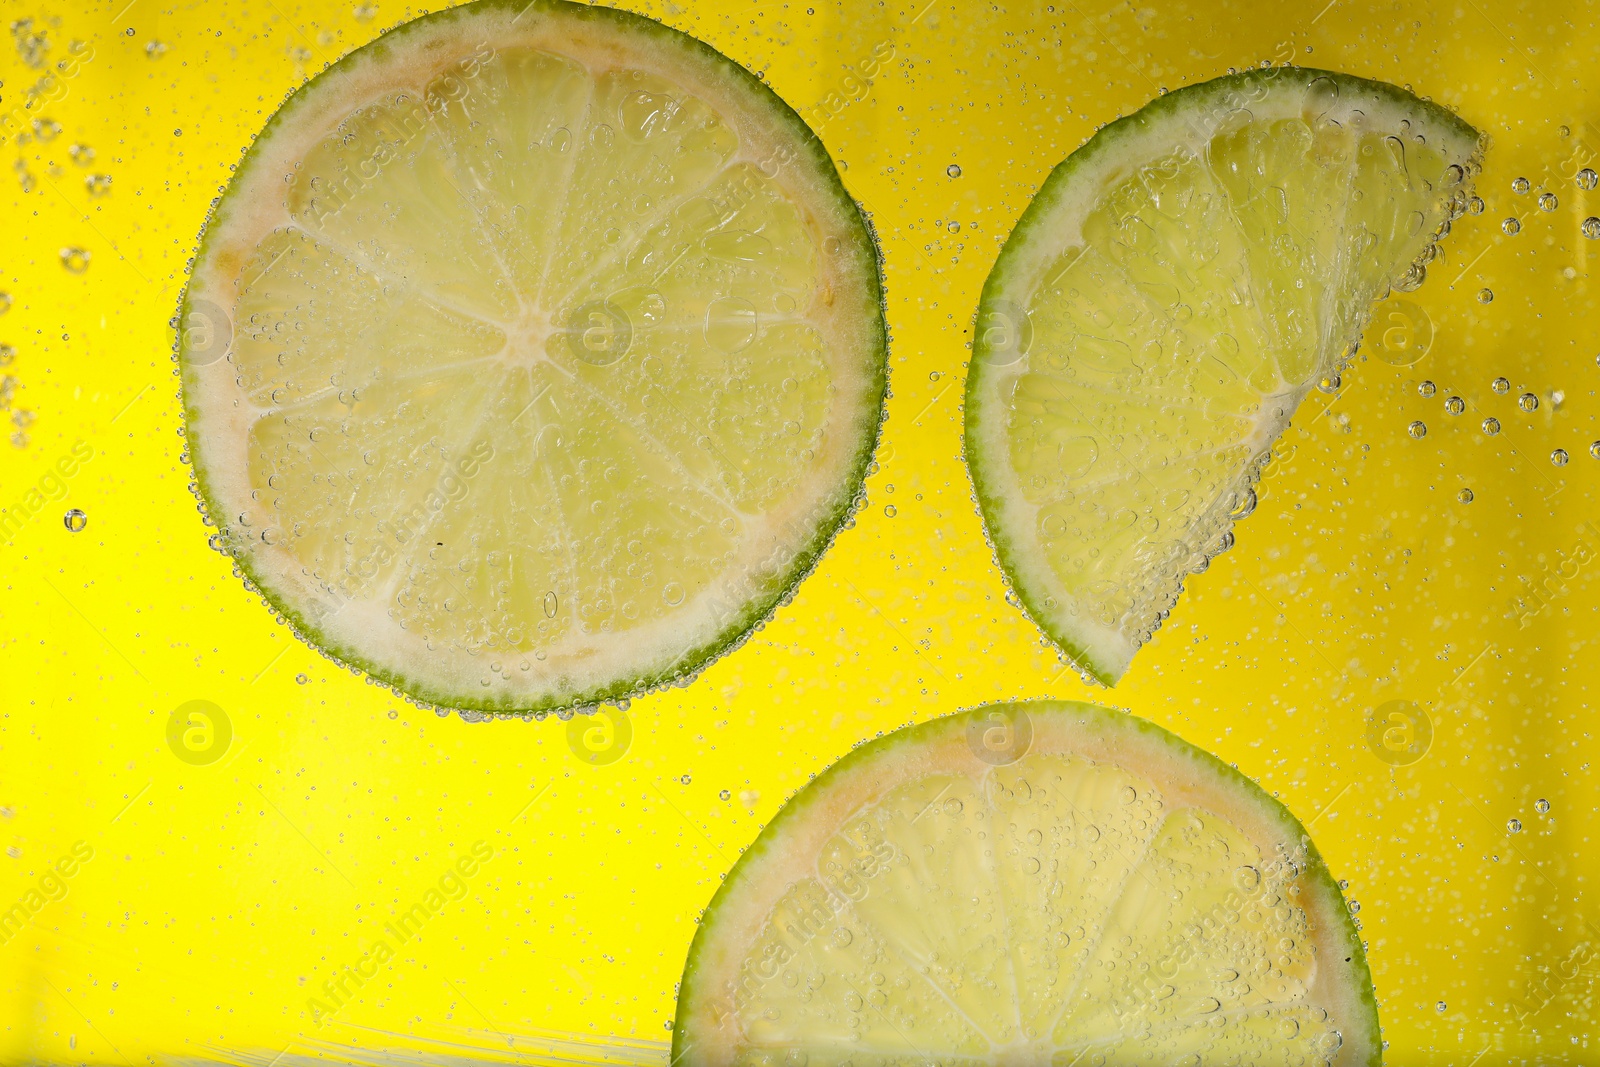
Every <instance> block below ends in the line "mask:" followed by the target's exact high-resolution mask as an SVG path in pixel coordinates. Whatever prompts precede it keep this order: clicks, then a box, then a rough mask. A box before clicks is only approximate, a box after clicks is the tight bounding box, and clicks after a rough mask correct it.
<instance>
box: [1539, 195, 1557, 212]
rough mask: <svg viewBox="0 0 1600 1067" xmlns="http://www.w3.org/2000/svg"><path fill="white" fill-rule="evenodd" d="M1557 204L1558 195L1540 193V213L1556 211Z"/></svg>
mask: <svg viewBox="0 0 1600 1067" xmlns="http://www.w3.org/2000/svg"><path fill="white" fill-rule="evenodd" d="M1556 203H1557V201H1556V194H1555V193H1540V194H1539V210H1540V211H1554V210H1555V209H1556Z"/></svg>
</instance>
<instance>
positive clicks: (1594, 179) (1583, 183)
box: [1578, 167, 1600, 189]
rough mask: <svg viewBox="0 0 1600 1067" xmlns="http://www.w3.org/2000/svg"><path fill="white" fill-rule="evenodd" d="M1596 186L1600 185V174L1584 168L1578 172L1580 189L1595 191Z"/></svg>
mask: <svg viewBox="0 0 1600 1067" xmlns="http://www.w3.org/2000/svg"><path fill="white" fill-rule="evenodd" d="M1596 185H1600V174H1596V173H1595V172H1594V171H1593V170H1592V169H1591V168H1589V167H1584V168H1583V169H1582V170H1580V171H1579V172H1578V188H1579V189H1593V188H1594V187H1595V186H1596Z"/></svg>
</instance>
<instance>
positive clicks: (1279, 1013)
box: [673, 702, 1380, 1067]
mask: <svg viewBox="0 0 1600 1067" xmlns="http://www.w3.org/2000/svg"><path fill="white" fill-rule="evenodd" d="M675 1025H676V1029H675V1037H674V1048H673V1052H674V1059H673V1062H674V1063H692V1064H696V1065H699V1064H707V1065H721V1064H740V1065H757V1064H759V1065H772V1067H778V1065H785V1064H807V1065H809V1067H843V1065H844V1064H853V1065H854V1067H888V1065H891V1064H893V1065H904V1067H911V1065H913V1064H915V1065H918V1067H922V1065H926V1064H962V1065H973V1067H975V1065H978V1064H1008V1065H1017V1067H1022V1065H1029V1067H1032V1065H1036V1064H1058V1065H1066V1064H1074V1065H1079V1067H1088V1065H1090V1064H1094V1065H1118V1067H1121V1065H1130V1064H1152V1065H1157V1064H1159V1065H1162V1067H1168V1065H1174V1064H1191V1065H1201V1064H1251V1065H1252V1067H1268V1065H1288V1064H1304V1065H1311V1064H1330V1065H1353V1064H1361V1065H1366V1064H1376V1063H1378V1062H1379V1058H1380V1056H1379V1034H1378V1018H1377V1007H1376V1000H1375V997H1374V993H1373V989H1372V980H1371V976H1370V974H1369V973H1368V971H1367V964H1366V958H1365V956H1364V955H1363V952H1362V946H1361V942H1360V939H1359V937H1358V936H1357V933H1356V930H1355V926H1354V923H1353V920H1352V917H1351V915H1350V912H1349V909H1348V906H1347V905H1346V903H1345V901H1344V898H1343V896H1342V895H1341V894H1340V892H1339V888H1338V886H1336V885H1335V884H1334V882H1333V880H1332V878H1330V877H1329V874H1328V871H1327V868H1326V867H1325V866H1324V865H1323V862H1322V859H1321V858H1320V857H1319V856H1318V854H1317V851H1316V849H1315V848H1314V847H1313V846H1312V844H1311V840H1310V838H1309V837H1308V836H1307V835H1306V831H1305V828H1304V827H1302V826H1301V825H1300V824H1299V822H1297V821H1296V820H1295V818H1294V816H1293V815H1291V814H1289V812H1288V811H1287V810H1286V809H1285V808H1284V807H1283V805H1281V804H1279V803H1278V802H1277V801H1275V800H1273V799H1272V798H1271V797H1269V796H1267V795H1266V794H1265V793H1263V792H1262V791H1261V789H1260V788H1259V787H1258V786H1256V785H1255V784H1253V783H1252V782H1250V781H1249V780H1248V779H1246V778H1244V777H1243V776H1242V775H1240V774H1239V773H1238V772H1237V771H1235V770H1233V769H1231V768H1229V767H1227V766H1225V765H1224V764H1223V763H1221V762H1220V761H1219V760H1217V759H1216V758H1214V757H1212V756H1210V755H1207V754H1206V753H1204V752H1201V751H1200V750H1199V749H1196V748H1195V747H1194V746H1192V745H1190V744H1188V743H1186V742H1184V741H1182V740H1181V739H1179V738H1177V737H1175V736H1173V735H1172V734H1170V733H1168V732H1167V731H1165V730H1163V729H1161V728H1159V727H1157V726H1154V725H1152V724H1151V723H1148V722H1145V721H1143V720H1141V719H1137V718H1134V717H1133V716H1131V715H1126V714H1123V713H1121V712H1115V711H1108V710H1106V709H1104V708H1098V707H1095V706H1093V705H1089V704H1071V703H1055V702H1036V703H1026V704H1012V705H991V706H989V707H984V708H979V709H976V710H975V711H970V712H966V713H963V714H959V715H953V716H949V717H946V718H941V719H935V720H933V721H931V722H926V723H922V724H920V725H917V726H911V727H907V728H905V729H902V730H899V731H897V732H895V733H893V734H890V735H888V736H887V737H883V738H879V739H877V740H875V741H872V742H870V743H868V744H867V745H865V746H863V747H861V748H858V749H856V750H855V751H854V752H852V753H851V754H850V755H848V756H846V757H845V758H844V759H842V760H840V761H839V762H838V763H836V764H835V765H834V766H832V767H830V768H829V769H828V770H827V771H826V772H824V773H823V774H821V775H819V776H817V778H816V780H815V781H813V782H811V783H810V784H809V785H807V786H806V787H805V788H804V789H802V790H801V791H800V792H799V793H797V794H796V795H795V796H794V797H793V798H792V799H790V801H789V802H788V803H787V804H786V805H785V806H784V808H783V809H782V810H781V811H780V812H779V813H778V815H777V816H776V817H775V818H774V819H773V820H772V823H771V824H770V825H769V826H768V827H767V828H766V830H764V831H763V832H762V834H761V836H760V838H758V839H757V841H756V843H755V844H754V846H752V847H751V848H750V849H749V850H748V851H747V852H746V853H745V854H744V855H743V856H742V857H740V859H739V862H738V863H737V864H735V865H734V868H733V870H732V871H731V872H730V873H729V874H728V876H727V879H726V880H725V881H724V883H723V885H722V886H721V888H720V889H719V890H718V892H717V894H716V897H715V898H714V899H713V900H712V902H711V905H710V907H708V908H707V909H706V912H705V915H704V917H703V918H702V920H701V925H700V929H699V930H698V931H697V932H696V935H695V939H694V943H693V945H692V947H691V949H690V952H689V960H688V964H687V966H686V967H685V969H684V975H683V982H682V984H681V986H680V992H679V996H678V1017H677V1020H676V1024H675Z"/></svg>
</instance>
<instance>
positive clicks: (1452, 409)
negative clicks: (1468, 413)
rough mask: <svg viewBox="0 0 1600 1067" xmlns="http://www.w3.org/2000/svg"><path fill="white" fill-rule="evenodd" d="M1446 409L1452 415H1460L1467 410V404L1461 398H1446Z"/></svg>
mask: <svg viewBox="0 0 1600 1067" xmlns="http://www.w3.org/2000/svg"><path fill="white" fill-rule="evenodd" d="M1444 409H1445V410H1446V411H1448V412H1449V413H1450V414H1452V415H1459V414H1461V413H1462V412H1463V411H1465V410H1467V402H1466V401H1465V400H1462V399H1461V398H1460V397H1459V396H1451V397H1446V398H1445V401H1444Z"/></svg>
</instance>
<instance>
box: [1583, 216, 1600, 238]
mask: <svg viewBox="0 0 1600 1067" xmlns="http://www.w3.org/2000/svg"><path fill="white" fill-rule="evenodd" d="M1583 235H1584V236H1585V237H1587V238H1588V239H1589V240H1591V241H1594V240H1600V218H1596V217H1595V216H1593V215H1590V216H1589V217H1588V218H1586V219H1584V220H1583Z"/></svg>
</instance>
